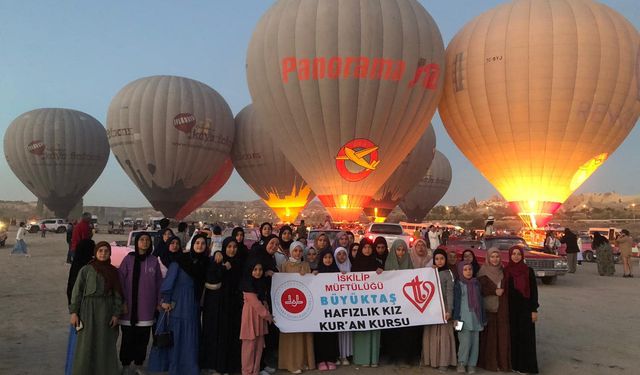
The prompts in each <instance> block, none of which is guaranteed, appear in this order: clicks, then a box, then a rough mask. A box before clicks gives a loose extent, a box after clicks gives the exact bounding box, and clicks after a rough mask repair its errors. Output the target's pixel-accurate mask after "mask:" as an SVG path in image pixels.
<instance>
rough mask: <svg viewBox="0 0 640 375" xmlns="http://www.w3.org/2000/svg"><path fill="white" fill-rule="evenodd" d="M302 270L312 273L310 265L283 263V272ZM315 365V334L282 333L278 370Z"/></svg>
mask: <svg viewBox="0 0 640 375" xmlns="http://www.w3.org/2000/svg"><path fill="white" fill-rule="evenodd" d="M302 270H304V271H305V272H306V273H311V268H310V267H309V263H307V262H299V263H293V262H289V261H286V262H284V263H282V272H287V273H300V271H302ZM334 360H335V359H334ZM315 363H316V362H315V355H314V352H313V333H311V332H298V333H283V332H280V340H279V347H278V368H280V369H285V370H288V371H296V370H304V369H314V368H315V367H316V366H315Z"/></svg>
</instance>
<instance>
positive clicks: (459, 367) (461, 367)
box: [456, 364, 465, 374]
mask: <svg viewBox="0 0 640 375" xmlns="http://www.w3.org/2000/svg"><path fill="white" fill-rule="evenodd" d="M456 372H459V373H461V374H463V373H464V372H465V368H464V365H463V364H459V365H458V367H457V368H456Z"/></svg>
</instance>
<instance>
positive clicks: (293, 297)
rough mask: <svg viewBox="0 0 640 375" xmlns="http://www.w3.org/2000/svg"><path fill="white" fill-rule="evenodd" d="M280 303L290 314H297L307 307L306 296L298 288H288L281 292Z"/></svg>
mask: <svg viewBox="0 0 640 375" xmlns="http://www.w3.org/2000/svg"><path fill="white" fill-rule="evenodd" d="M280 303H281V304H282V307H284V309H285V310H287V311H288V312H289V313H291V314H299V313H301V312H303V311H304V309H305V307H307V297H306V296H305V295H304V293H302V291H301V290H300V289H298V288H289V289H287V290H285V291H284V293H282V296H281V297H280Z"/></svg>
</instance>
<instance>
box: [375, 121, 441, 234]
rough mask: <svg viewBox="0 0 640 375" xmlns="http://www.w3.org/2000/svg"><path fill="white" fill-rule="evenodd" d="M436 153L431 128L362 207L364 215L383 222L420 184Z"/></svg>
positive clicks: (434, 138)
mask: <svg viewBox="0 0 640 375" xmlns="http://www.w3.org/2000/svg"><path fill="white" fill-rule="evenodd" d="M435 151H436V133H435V132H434V131H433V126H429V127H428V128H427V131H425V132H424V134H423V135H422V138H420V141H418V144H417V145H416V147H415V148H414V149H413V150H411V152H410V153H409V155H407V157H405V159H404V160H403V161H402V163H400V165H399V166H398V168H396V171H395V172H393V174H392V175H391V177H389V179H388V180H387V182H385V183H384V185H382V187H381V188H380V190H378V192H377V193H376V195H374V196H373V199H371V200H370V201H369V203H367V204H366V205H365V206H364V213H365V215H367V216H369V217H370V218H372V219H373V220H374V221H375V222H380V223H381V222H384V221H385V219H386V218H387V216H389V214H390V213H391V211H393V209H394V208H395V207H396V206H397V205H398V202H400V200H401V199H402V198H403V197H404V196H405V195H406V194H407V193H408V192H409V191H410V190H411V189H412V188H413V187H414V186H416V185H417V184H418V182H420V179H422V177H423V176H424V175H425V174H426V173H427V171H428V170H429V167H430V166H431V162H432V161H433V156H434V155H435Z"/></svg>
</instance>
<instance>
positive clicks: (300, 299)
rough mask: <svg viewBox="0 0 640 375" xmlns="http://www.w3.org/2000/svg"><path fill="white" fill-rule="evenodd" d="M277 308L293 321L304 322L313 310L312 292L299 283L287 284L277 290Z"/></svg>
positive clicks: (290, 282)
mask: <svg viewBox="0 0 640 375" xmlns="http://www.w3.org/2000/svg"><path fill="white" fill-rule="evenodd" d="M275 297H276V299H275V300H276V301H278V302H279V303H276V306H275V307H276V308H277V309H278V310H279V312H280V313H281V314H283V315H285V316H286V317H287V319H291V320H302V319H304V318H306V317H307V316H309V314H310V313H311V310H313V296H312V294H311V291H310V290H309V289H308V288H307V287H306V286H305V285H304V284H302V283H300V282H297V281H289V282H286V283H284V284H282V285H280V287H279V288H278V289H277V290H276V295H275Z"/></svg>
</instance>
